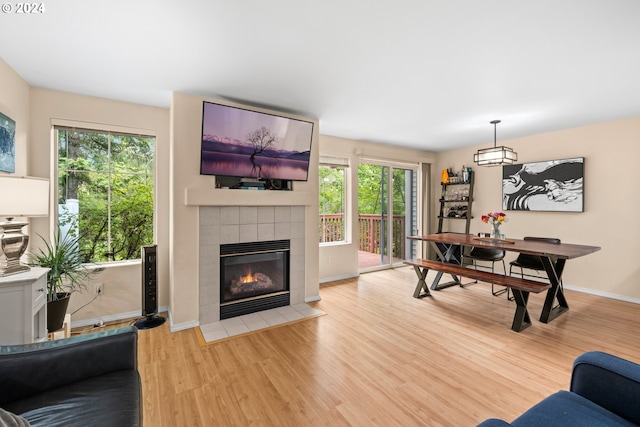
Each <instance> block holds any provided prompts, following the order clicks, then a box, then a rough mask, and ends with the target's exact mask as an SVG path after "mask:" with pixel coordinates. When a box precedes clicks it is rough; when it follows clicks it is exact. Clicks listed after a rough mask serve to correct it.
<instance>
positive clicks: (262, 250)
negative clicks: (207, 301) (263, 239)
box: [220, 241, 289, 304]
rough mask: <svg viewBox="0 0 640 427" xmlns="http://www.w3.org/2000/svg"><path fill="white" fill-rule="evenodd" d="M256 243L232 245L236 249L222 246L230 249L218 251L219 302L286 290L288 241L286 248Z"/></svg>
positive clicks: (287, 285) (287, 288) (287, 287)
mask: <svg viewBox="0 0 640 427" xmlns="http://www.w3.org/2000/svg"><path fill="white" fill-rule="evenodd" d="M269 243H272V242H269ZM259 245H260V246H259V247H247V244H239V245H233V246H235V249H236V250H237V251H238V252H232V251H228V250H225V251H224V252H231V253H225V254H223V253H221V257H220V261H221V262H220V267H221V268H220V283H221V289H220V291H221V292H220V303H222V304H224V303H229V302H232V301H237V300H242V299H247V298H254V297H260V296H263V295H268V294H273V293H278V292H284V291H288V290H289V283H288V272H289V249H288V241H287V248H282V247H277V246H276V245H265V244H264V243H259ZM225 249H226V248H225Z"/></svg>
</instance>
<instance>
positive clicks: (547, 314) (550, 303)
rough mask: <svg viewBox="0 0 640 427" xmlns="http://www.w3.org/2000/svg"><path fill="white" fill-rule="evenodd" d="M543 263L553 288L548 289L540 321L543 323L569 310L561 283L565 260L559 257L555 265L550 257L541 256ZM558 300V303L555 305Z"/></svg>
mask: <svg viewBox="0 0 640 427" xmlns="http://www.w3.org/2000/svg"><path fill="white" fill-rule="evenodd" d="M540 258H541V259H542V264H543V265H544V269H545V271H546V272H547V276H548V277H549V282H550V283H551V288H550V289H549V290H548V291H547V297H546V298H545V300H544V305H543V306H542V313H541V314H540V321H541V322H542V323H549V322H550V321H552V320H553V319H555V318H556V317H558V316H559V315H560V314H562V313H564V312H565V311H567V310H569V304H567V299H566V298H565V297H564V292H563V289H562V286H561V285H560V283H561V279H562V272H563V271H564V265H565V260H564V259H559V260H558V261H556V263H555V266H554V263H553V261H552V260H551V259H550V258H549V257H540ZM556 300H557V301H558V304H557V305H555V302H556Z"/></svg>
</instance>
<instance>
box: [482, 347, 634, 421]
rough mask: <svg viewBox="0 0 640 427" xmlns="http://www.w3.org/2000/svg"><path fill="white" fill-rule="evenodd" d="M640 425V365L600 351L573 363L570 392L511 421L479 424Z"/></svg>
mask: <svg viewBox="0 0 640 427" xmlns="http://www.w3.org/2000/svg"><path fill="white" fill-rule="evenodd" d="M506 426H514V427H529V426H544V427H554V426H581V427H591V426H593V427H595V426H625V427H630V426H640V365H638V364H637V363H633V362H631V361H628V360H624V359H621V358H619V357H616V356H613V355H610V354H607V353H602V352H598V351H592V352H587V353H584V354H582V355H581V356H579V357H578V358H577V359H576V360H575V362H574V363H573V371H572V374H571V386H570V391H559V392H557V393H555V394H553V395H551V396H549V397H547V398H546V399H544V400H542V401H541V402H540V403H538V404H536V405H535V406H533V407H532V408H531V409H529V410H528V411H527V412H525V413H524V414H522V415H521V416H519V417H518V418H516V419H515V420H514V421H512V422H511V424H509V423H507V422H505V421H503V420H499V419H489V420H486V421H485V422H483V423H481V424H479V425H478V427H506Z"/></svg>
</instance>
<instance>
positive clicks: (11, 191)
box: [0, 175, 49, 277]
mask: <svg viewBox="0 0 640 427" xmlns="http://www.w3.org/2000/svg"><path fill="white" fill-rule="evenodd" d="M0 200H1V201H2V202H1V203H0V217H5V218H7V221H6V222H0V232H1V233H2V234H0V277H2V276H8V275H10V274H17V273H23V272H25V271H29V267H28V266H26V265H23V264H21V263H20V257H21V256H22V254H24V251H25V250H26V249H27V245H28V244H29V236H28V235H27V234H23V233H22V227H24V226H25V225H27V224H28V223H27V222H25V221H13V218H15V217H37V216H49V180H48V179H44V178H34V177H27V176H16V175H3V176H0Z"/></svg>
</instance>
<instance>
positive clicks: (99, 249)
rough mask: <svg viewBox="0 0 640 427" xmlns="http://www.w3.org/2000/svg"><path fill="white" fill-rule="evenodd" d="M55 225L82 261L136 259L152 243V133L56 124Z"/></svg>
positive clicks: (153, 140)
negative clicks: (72, 238) (73, 239)
mask: <svg viewBox="0 0 640 427" xmlns="http://www.w3.org/2000/svg"><path fill="white" fill-rule="evenodd" d="M56 137H57V148H58V227H59V229H60V232H61V233H62V234H63V236H64V235H65V234H67V233H70V234H72V235H77V236H79V237H80V239H79V243H80V247H79V250H80V253H81V256H82V258H83V260H84V262H94V263H98V262H109V261H121V260H130V259H137V258H140V247H141V246H143V245H149V244H153V213H154V178H153V177H154V143H155V138H154V137H153V136H142V135H128V134H122V133H118V134H117V133H112V132H104V131H93V130H84V129H71V128H62V127H59V128H56Z"/></svg>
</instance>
